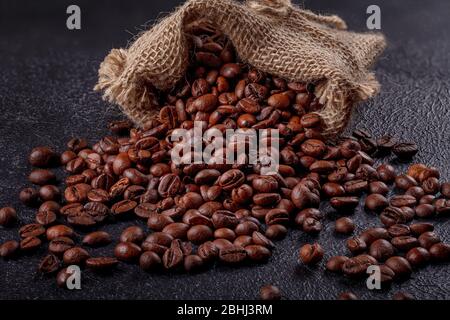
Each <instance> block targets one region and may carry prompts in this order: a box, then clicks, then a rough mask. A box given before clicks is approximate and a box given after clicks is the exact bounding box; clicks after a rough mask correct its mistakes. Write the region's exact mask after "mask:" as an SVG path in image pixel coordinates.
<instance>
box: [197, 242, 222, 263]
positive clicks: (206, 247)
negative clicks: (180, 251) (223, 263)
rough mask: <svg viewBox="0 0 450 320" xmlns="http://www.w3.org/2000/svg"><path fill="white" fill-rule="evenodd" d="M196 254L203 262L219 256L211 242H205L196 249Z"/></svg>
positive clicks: (217, 250)
mask: <svg viewBox="0 0 450 320" xmlns="http://www.w3.org/2000/svg"><path fill="white" fill-rule="evenodd" d="M197 253H198V255H199V256H200V257H201V258H202V259H203V260H205V261H211V260H212V259H215V258H216V257H217V256H218V255H219V249H218V248H217V246H216V245H215V244H214V243H213V242H211V241H206V242H205V243H202V244H201V245H200V246H199V247H198V249H197Z"/></svg>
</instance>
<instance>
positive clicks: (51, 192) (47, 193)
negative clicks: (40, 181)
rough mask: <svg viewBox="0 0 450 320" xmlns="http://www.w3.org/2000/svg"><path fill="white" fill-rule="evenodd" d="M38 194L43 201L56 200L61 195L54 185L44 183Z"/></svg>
mask: <svg viewBox="0 0 450 320" xmlns="http://www.w3.org/2000/svg"><path fill="white" fill-rule="evenodd" d="M39 196H40V198H41V200H43V201H51V200H55V201H57V200H58V199H59V198H60V196H61V192H60V191H59V189H58V187H56V186H54V185H45V186H42V187H41V188H40V189H39Z"/></svg>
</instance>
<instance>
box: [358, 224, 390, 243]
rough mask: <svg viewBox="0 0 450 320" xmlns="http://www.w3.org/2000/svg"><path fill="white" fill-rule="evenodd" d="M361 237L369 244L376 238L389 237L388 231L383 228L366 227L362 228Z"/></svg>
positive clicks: (386, 238)
mask: <svg viewBox="0 0 450 320" xmlns="http://www.w3.org/2000/svg"><path fill="white" fill-rule="evenodd" d="M359 238H361V239H362V240H363V241H364V242H365V243H366V244H367V245H371V244H372V243H373V242H374V241H375V240H378V239H385V240H388V239H390V235H389V232H388V231H387V230H386V229H385V228H379V227H376V228H368V229H366V230H364V231H363V232H362V233H361V234H360V235H359Z"/></svg>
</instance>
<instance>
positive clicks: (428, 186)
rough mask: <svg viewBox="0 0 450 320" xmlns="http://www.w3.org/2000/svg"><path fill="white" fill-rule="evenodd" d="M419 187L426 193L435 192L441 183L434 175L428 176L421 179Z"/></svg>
mask: <svg viewBox="0 0 450 320" xmlns="http://www.w3.org/2000/svg"><path fill="white" fill-rule="evenodd" d="M421 187H422V189H423V191H424V192H425V193H426V194H436V193H438V192H439V190H440V189H441V184H440V183H439V180H438V179H437V178H436V177H429V178H426V179H425V180H424V181H422V183H421Z"/></svg>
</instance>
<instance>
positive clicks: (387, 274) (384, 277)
mask: <svg viewBox="0 0 450 320" xmlns="http://www.w3.org/2000/svg"><path fill="white" fill-rule="evenodd" d="M379 268H380V282H381V285H387V284H390V283H391V282H392V281H393V280H394V279H395V272H394V271H393V270H392V269H391V268H389V267H388V266H387V265H385V264H382V265H380V266H379Z"/></svg>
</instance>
